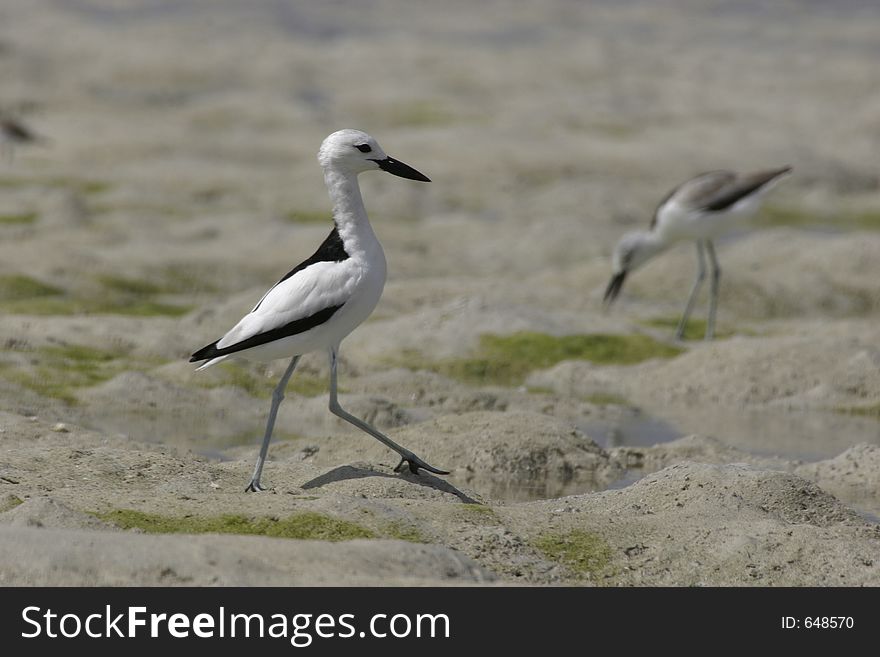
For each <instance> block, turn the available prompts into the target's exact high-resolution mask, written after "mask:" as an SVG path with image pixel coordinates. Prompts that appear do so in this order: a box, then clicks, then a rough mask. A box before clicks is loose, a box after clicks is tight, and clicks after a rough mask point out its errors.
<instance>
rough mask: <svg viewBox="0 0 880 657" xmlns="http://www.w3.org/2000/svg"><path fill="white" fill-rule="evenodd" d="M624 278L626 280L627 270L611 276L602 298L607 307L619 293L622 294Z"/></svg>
mask: <svg viewBox="0 0 880 657" xmlns="http://www.w3.org/2000/svg"><path fill="white" fill-rule="evenodd" d="M624 280H626V270H623V271H620V272H617V273H616V274H614V276H612V277H611V280H610V281H609V282H608V287H606V288H605V296H604V297H603V298H602V301H603V302H604V304H605V307H606V308H609V307H610V306H611V304H612V303H614V300H615V299H616V298H617V295H618V294H620V289H621V288H622V287H623V281H624Z"/></svg>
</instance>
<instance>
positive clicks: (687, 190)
mask: <svg viewBox="0 0 880 657" xmlns="http://www.w3.org/2000/svg"><path fill="white" fill-rule="evenodd" d="M790 172H791V167H789V166H785V167H782V168H780V169H773V170H769V171H758V172H755V173H746V174H738V173H734V172H732V171H710V172H708V173H703V174H701V175H699V176H696V177H694V178H691V179H690V180H688V181H687V182H684V183H682V184H681V185H679V186H678V187H676V188H675V189H673V190H672V191H671V192H669V194H667V195H666V198H664V199H663V200H662V201H661V202H660V204H659V205H658V206H657V209H656V210H655V211H654V217H653V219H652V220H651V225H650V227H649V228H648V230H646V231H635V232H631V233H627V234H626V235H624V236H623V238H622V239H621V240H620V242H618V244H617V246H616V247H615V249H614V255H613V258H612V267H613V275H612V277H611V281H610V282H609V283H608V287H607V288H606V289H605V296H604V301H605V304H606V307H607V306H610V305H611V304H612V303H613V302H614V300H615V299H616V298H617V295H618V294H620V290H621V288H622V287H623V283H624V281H625V280H626V278H627V276H628V275H629V274H630V273H631V272H633V271H635V270H636V269H638V268H639V267H641V266H642V265H644V264H645V263H646V262H648V261H649V260H650V259H651V258H653V257H654V256H656V255H659V254H660V253H662V252H663V251H665V250H666V249H668V248H669V247H671V246H672V245H673V244H676V243H678V242H684V241H688V242H695V243H696V245H697V277H696V279H695V280H694V284H693V287H692V288H691V292H690V295H689V296H688V299H687V303H686V304H685V307H684V314H683V315H682V317H681V321H680V322H679V323H678V328H677V329H676V331H675V337H676V339H679V340H680V339H681V338H682V336H683V335H684V330H685V327H686V326H687V322H688V317H689V316H690V314H691V311H692V310H693V306H694V301H695V300H696V298H697V294H698V293H699V291H700V287H701V286H702V284H703V280H704V279H705V278H706V255H707V254H708V256H709V264H710V266H711V268H712V272H711V274H712V276H711V279H710V281H709V318H708V321H707V322H706V335H705V338H706V339H707V340H711V339H712V338H713V337H714V336H715V314H716V311H717V308H718V283H719V281H720V280H721V268H720V267H719V266H718V259H717V258H716V256H715V247H714V245H713V244H712V240H713V239H714V238H716V237H718V236H720V235H723V234H725V233H727V232H730V231H731V230H732V229H734V228H736V227H738V226H739V225H740V224H741V222H743V221H744V220H745V219H748V218H749V217H751V216H752V215H754V214H755V212H757V210H758V208H759V207H760V205H761V202H762V200H763V198H764V195H765V194H766V193H767V192H768V191H769V190H770V189H772V188H773V187H774V186H775V185H776V183H778V182H779V181H780V180H781V179H782V178H784V177H785V176H787V175H788V174H789V173H790Z"/></svg>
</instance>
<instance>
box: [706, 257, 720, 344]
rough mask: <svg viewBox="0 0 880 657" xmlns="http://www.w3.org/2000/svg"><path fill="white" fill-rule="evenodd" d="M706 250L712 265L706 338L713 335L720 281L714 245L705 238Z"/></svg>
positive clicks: (709, 338) (708, 338) (710, 337)
mask: <svg viewBox="0 0 880 657" xmlns="http://www.w3.org/2000/svg"><path fill="white" fill-rule="evenodd" d="M706 251H707V252H708V253H709V265H710V266H711V267H712V278H711V279H709V320H708V321H707V322H706V339H707V340H711V339H712V338H714V337H715V313H716V311H717V310H718V283H719V282H720V281H721V267H720V266H719V265H718V258H716V257H715V246H714V245H713V244H712V242H711V241H709V240H706Z"/></svg>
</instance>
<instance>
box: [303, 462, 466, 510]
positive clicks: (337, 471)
mask: <svg viewBox="0 0 880 657" xmlns="http://www.w3.org/2000/svg"><path fill="white" fill-rule="evenodd" d="M364 477H386V478H388V479H403V480H405V481H408V482H410V483H413V484H418V485H419V486H425V487H427V488H433V489H434V490H439V491H440V492H442V493H450V494H452V495H455V496H456V497H457V498H458V499H460V500H461V501H462V502H463V503H465V504H482V502H478V501H477V500H475V499H474V498H472V497H471V496H470V495H468V494H466V493H464V492H462V491H460V490H459V489H458V488H456V487H455V486H453V485H452V484H450V483H449V482H448V481H446V480H444V479H440V478H439V477H435V476H434V475H432V474H429V473H427V472H424V471H422V473H421V474H412V473H410V472H402V473H399V474H393V475H392V474H388V473H386V472H379V471H377V470H371V469H369V468H360V467H356V466H353V465H340V466H339V467H336V468H333V469H332V470H330V471H328V472H325V473H324V474H322V475H318V476H317V477H315V478H314V479H312V480H310V481H307V482H306V483H304V484H303V485H302V488H303V489H304V490H309V489H311V488H321V487H322V486H326V485H327V484H331V483H333V482H336V481H345V480H346V479H363V478H364Z"/></svg>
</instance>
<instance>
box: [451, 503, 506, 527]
mask: <svg viewBox="0 0 880 657" xmlns="http://www.w3.org/2000/svg"><path fill="white" fill-rule="evenodd" d="M456 510H457V511H458V515H459V516H461V517H463V518H464V519H465V520H467V521H470V522H474V523H476V524H480V525H486V524H489V525H497V524H498V523H500V522H501V519H500V518H499V517H498V514H497V513H495V510H494V509H493V508H492V507H491V506H488V505H486V504H474V503H472V502H471V503H466V504H459V505H458V506H457V507H456Z"/></svg>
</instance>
